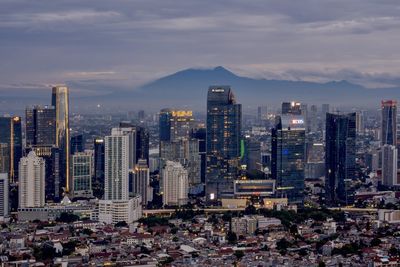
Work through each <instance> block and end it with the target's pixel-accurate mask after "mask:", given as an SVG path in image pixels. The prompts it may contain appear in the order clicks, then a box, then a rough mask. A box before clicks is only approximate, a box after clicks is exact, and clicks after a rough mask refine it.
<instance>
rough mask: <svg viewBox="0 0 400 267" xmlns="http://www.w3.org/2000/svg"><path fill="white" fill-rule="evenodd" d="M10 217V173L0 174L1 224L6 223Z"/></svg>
mask: <svg viewBox="0 0 400 267" xmlns="http://www.w3.org/2000/svg"><path fill="white" fill-rule="evenodd" d="M8 215H9V204H8V173H0V222H3V221H5V220H6V218H7V217H8Z"/></svg>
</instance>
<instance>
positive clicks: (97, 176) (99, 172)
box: [92, 138, 105, 199]
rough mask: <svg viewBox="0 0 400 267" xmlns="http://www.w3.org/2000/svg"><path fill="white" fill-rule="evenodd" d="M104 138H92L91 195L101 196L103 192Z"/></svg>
mask: <svg viewBox="0 0 400 267" xmlns="http://www.w3.org/2000/svg"><path fill="white" fill-rule="evenodd" d="M104 153H105V152H104V139H103V138H96V139H95V140H94V181H93V185H92V187H93V195H94V196H95V197H97V198H100V199H101V198H102V197H103V194H104V159H105V156H104Z"/></svg>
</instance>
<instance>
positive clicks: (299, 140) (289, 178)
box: [271, 115, 306, 204]
mask: <svg viewBox="0 0 400 267" xmlns="http://www.w3.org/2000/svg"><path fill="white" fill-rule="evenodd" d="M305 132H306V129H305V122H304V118H303V116H301V115H282V116H278V117H277V118H276V123H275V127H274V128H273V129H272V139H271V141H272V144H271V145H272V153H271V158H272V159H271V172H272V178H273V179H275V180H276V187H277V188H276V195H277V197H287V198H288V201H289V202H290V203H297V204H301V203H302V202H303V199H304V194H303V191H304V166H305V150H306V148H305Z"/></svg>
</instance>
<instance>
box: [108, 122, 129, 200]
mask: <svg viewBox="0 0 400 267" xmlns="http://www.w3.org/2000/svg"><path fill="white" fill-rule="evenodd" d="M114 130H115V129H113V131H112V134H111V135H110V136H106V137H105V140H104V141H105V162H104V176H105V182H104V183H105V188H104V198H105V200H128V199H129V184H128V183H129V155H128V153H129V137H128V136H127V135H124V134H123V133H121V132H118V131H114Z"/></svg>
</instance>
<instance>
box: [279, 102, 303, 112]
mask: <svg viewBox="0 0 400 267" xmlns="http://www.w3.org/2000/svg"><path fill="white" fill-rule="evenodd" d="M289 114H292V115H302V114H301V103H300V102H295V101H292V102H283V103H282V115H289Z"/></svg>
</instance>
